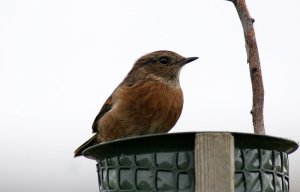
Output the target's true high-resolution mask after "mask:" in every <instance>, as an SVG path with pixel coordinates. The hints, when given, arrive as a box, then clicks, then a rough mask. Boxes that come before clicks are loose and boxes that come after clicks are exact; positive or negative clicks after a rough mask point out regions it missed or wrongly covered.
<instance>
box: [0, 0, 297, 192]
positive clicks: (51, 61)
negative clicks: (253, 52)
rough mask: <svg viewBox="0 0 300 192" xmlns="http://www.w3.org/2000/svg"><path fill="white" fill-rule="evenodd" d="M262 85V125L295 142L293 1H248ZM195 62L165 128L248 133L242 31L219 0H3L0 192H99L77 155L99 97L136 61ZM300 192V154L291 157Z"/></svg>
mask: <svg viewBox="0 0 300 192" xmlns="http://www.w3.org/2000/svg"><path fill="white" fill-rule="evenodd" d="M247 3H248V7H249V9H250V12H251V15H252V17H253V18H255V21H256V22H255V30H256V36H257V41H258V47H259V52H260V58H261V65H262V72H263V79H264V86H265V127H266V132H267V134H269V135H272V136H278V137H284V138H289V139H292V140H295V141H297V142H298V141H300V136H299V135H300V131H299V129H300V86H299V83H300V75H299V72H300V66H299V64H300V63H299V61H300V53H299V45H300V35H299V34H300V12H299V7H300V2H299V1H298V0H289V1H280V0H264V1H261V0H248V1H247ZM161 49H164V50H165V49H167V50H172V51H175V52H177V53H179V54H181V55H183V56H186V57H189V56H198V57H199V59H198V60H196V61H195V62H192V63H190V64H189V65H186V66H185V67H184V68H183V69H182V71H181V77H180V79H181V87H182V89H183V91H184V98H185V104H184V109H183V112H182V115H181V118H180V119H179V121H178V123H177V124H176V126H175V127H174V128H173V129H172V132H184V131H235V132H249V133H252V132H253V129H252V122H251V121H252V119H251V115H250V110H251V106H252V92H251V84H250V77H249V69H248V65H247V63H246V51H245V46H244V37H243V32H242V27H241V24H240V21H239V18H238V15H237V13H236V10H235V8H234V6H233V5H232V3H230V2H227V1H224V0H202V1H200V0H185V1H179V0H164V1H161V0H151V1H149V0H148V1H147V0H143V1H141V0H126V1H125V0H110V1H96V0H88V1H78V0H51V1H37V0H30V1H29V0H0V89H1V96H0V98H1V99H0V106H1V107H0V116H1V118H0V127H1V128H0V146H1V155H0V169H1V171H0V191H3V192H17V191H23V192H41V191H45V192H48V191H49V192H50V191H65V192H68V191H70V192H71V191H72V192H81V191H89V192H97V191H98V181H97V177H96V166H95V165H96V162H94V161H92V160H89V159H86V158H76V159H73V151H74V150H75V149H76V147H78V146H79V145H80V144H81V143H82V142H84V141H85V140H86V139H88V138H89V137H90V136H91V135H92V133H91V125H92V123H93V120H94V118H95V116H96V115H97V113H98V112H99V110H100V108H101V106H102V104H103V102H104V101H105V100H106V98H107V97H108V96H109V95H110V94H111V92H112V91H113V90H114V88H115V87H116V86H117V85H118V84H119V83H120V81H121V80H122V79H123V78H124V77H125V75H126V74H127V73H128V71H129V70H130V68H131V67H132V65H133V63H134V62H135V60H136V59H138V58H139V57H140V56H142V55H144V54H146V53H149V52H152V51H156V50H161ZM289 157H290V185H291V192H297V191H300V183H299V181H300V167H299V165H300V152H299V151H297V152H295V153H293V154H291V155H290V156H289Z"/></svg>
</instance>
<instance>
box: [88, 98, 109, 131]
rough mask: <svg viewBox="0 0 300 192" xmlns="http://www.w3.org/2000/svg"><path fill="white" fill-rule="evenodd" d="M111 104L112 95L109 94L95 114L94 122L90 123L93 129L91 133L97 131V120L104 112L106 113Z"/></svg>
mask: <svg viewBox="0 0 300 192" xmlns="http://www.w3.org/2000/svg"><path fill="white" fill-rule="evenodd" d="M112 106H113V102H112V96H110V97H109V98H108V99H107V100H106V101H105V103H104V105H103V106H102V108H101V110H100V112H99V113H98V115H97V116H96V118H95V120H94V123H93V125H92V129H93V133H97V132H98V129H97V124H98V122H99V120H100V119H101V117H103V115H105V113H107V112H108V111H109V110H111V108H112Z"/></svg>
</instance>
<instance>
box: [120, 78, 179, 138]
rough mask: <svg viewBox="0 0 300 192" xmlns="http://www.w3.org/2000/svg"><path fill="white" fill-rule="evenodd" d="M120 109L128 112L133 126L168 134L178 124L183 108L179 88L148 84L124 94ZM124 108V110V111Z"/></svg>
mask: <svg viewBox="0 0 300 192" xmlns="http://www.w3.org/2000/svg"><path fill="white" fill-rule="evenodd" d="M120 99H121V100H120V105H119V107H120V109H121V110H122V111H126V116H127V119H129V120H130V121H131V122H132V124H135V125H137V126H140V127H145V128H147V127H148V129H150V130H146V131H148V132H149V133H157V132H167V131H169V130H170V129H171V128H172V127H173V126H174V125H175V123H176V122H177V120H178V118H179V116H180V114H181V111H182V107H183V93H182V90H181V88H180V87H179V86H176V87H175V86H170V85H167V84H164V83H160V82H151V81H150V82H146V83H143V84H139V85H136V86H133V87H129V88H127V89H126V90H124V93H122V98H120ZM122 108H123V109H122Z"/></svg>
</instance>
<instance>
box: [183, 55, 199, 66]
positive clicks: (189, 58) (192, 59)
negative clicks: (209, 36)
mask: <svg viewBox="0 0 300 192" xmlns="http://www.w3.org/2000/svg"><path fill="white" fill-rule="evenodd" d="M196 59H198V57H187V58H185V59H184V60H183V61H182V62H181V63H180V66H181V67H182V66H184V65H185V64H188V63H190V62H192V61H195V60H196Z"/></svg>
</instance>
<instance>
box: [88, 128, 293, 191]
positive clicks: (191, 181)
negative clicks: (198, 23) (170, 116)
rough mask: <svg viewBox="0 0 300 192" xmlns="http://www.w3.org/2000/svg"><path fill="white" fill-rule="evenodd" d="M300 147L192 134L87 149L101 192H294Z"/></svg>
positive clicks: (228, 135)
mask: <svg viewBox="0 0 300 192" xmlns="http://www.w3.org/2000/svg"><path fill="white" fill-rule="evenodd" d="M297 148H298V144H297V143H295V142H294V141H291V140H287V139H282V138H278V137H271V136H266V135H256V134H245V133H228V132H190V133H173V134H158V135H147V136H140V137H132V138H126V139H120V140H116V141H112V142H106V143H101V144H98V145H95V146H92V147H90V148H88V149H86V150H85V151H84V152H83V154H84V156H85V157H87V158H90V159H93V160H96V161H97V173H98V181H99V190H100V192H115V191H119V192H125V191H126V192H129V191H135V192H138V191H169V192H171V191H174V192H175V191H182V192H194V191H197V192H198V191H220V189H222V190H221V191H222V192H226V191H232V192H233V191H235V192H258V191H263V192H273V191H274V192H275V191H276V192H279V191H280V192H288V191H289V163H288V155H289V154H290V153H292V152H294V151H295V150H296V149H297Z"/></svg>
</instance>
